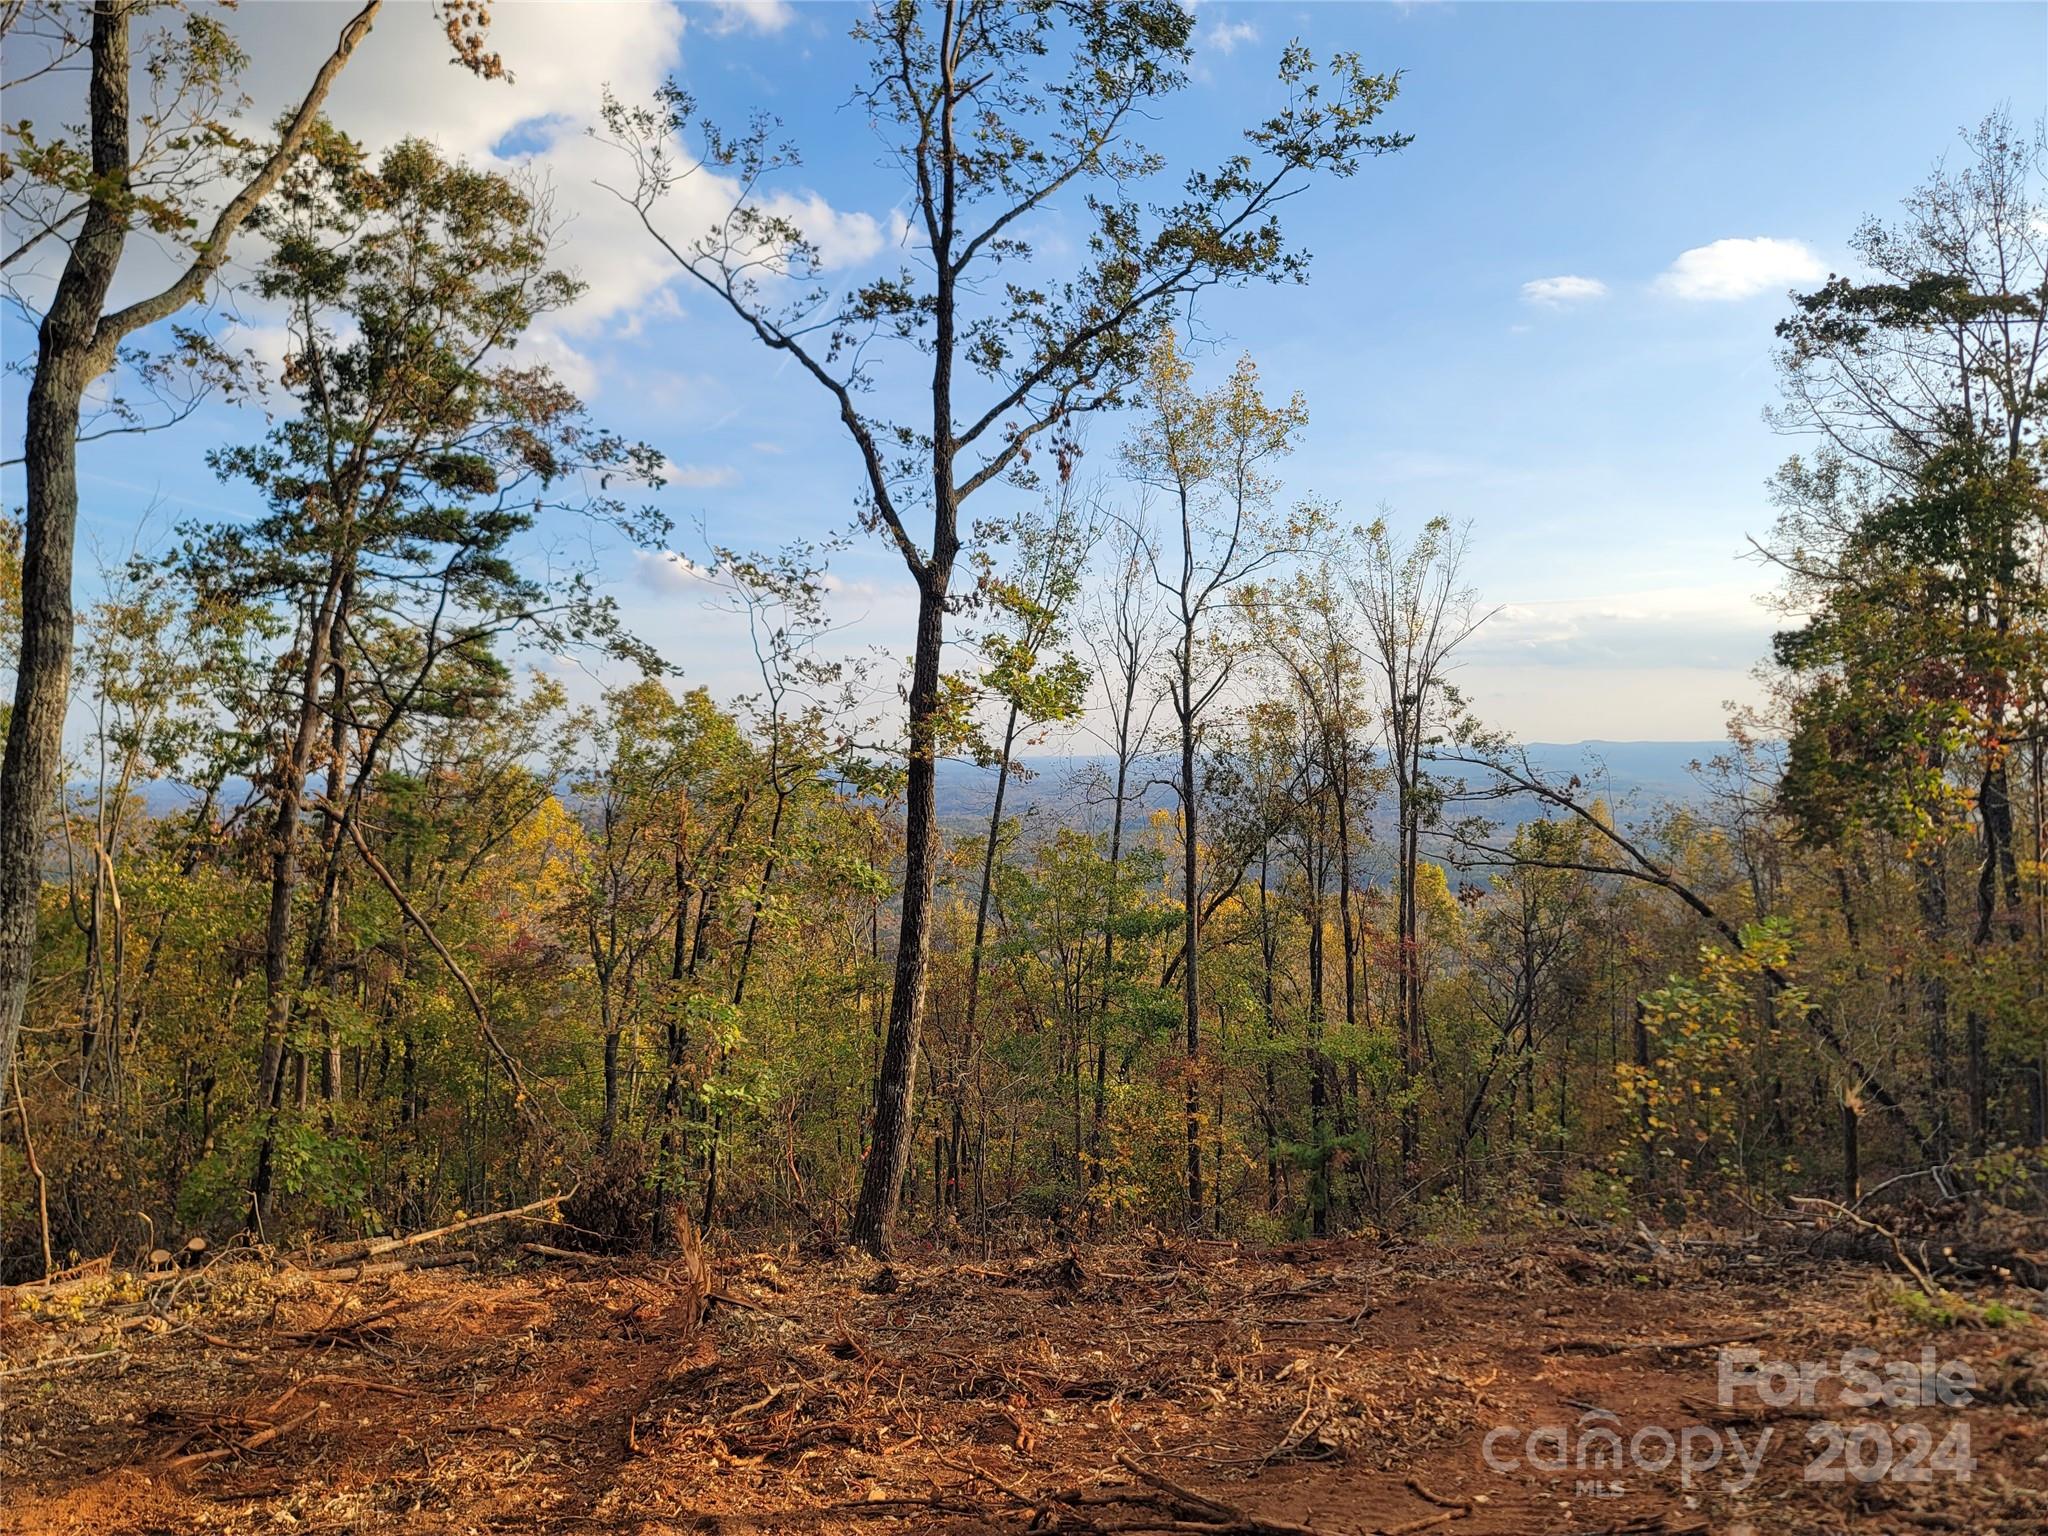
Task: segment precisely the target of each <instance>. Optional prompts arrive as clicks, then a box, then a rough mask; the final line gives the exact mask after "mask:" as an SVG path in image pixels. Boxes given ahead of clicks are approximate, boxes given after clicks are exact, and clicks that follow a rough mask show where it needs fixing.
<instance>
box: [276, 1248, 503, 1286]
mask: <svg viewBox="0 0 2048 1536" xmlns="http://www.w3.org/2000/svg"><path fill="white" fill-rule="evenodd" d="M475 1262H476V1255H475V1254H473V1253H434V1254H422V1255H420V1257H418V1258H416V1259H389V1260H387V1261H385V1262H384V1263H382V1264H344V1265H341V1266H339V1267H338V1268H334V1269H315V1270H309V1271H307V1273H309V1274H311V1275H312V1276H313V1277H314V1278H315V1279H319V1280H374V1279H376V1278H377V1276H379V1275H400V1274H404V1273H405V1271H407V1270H409V1269H446V1268H448V1267H449V1266H450V1265H454V1264H474V1263H475Z"/></svg>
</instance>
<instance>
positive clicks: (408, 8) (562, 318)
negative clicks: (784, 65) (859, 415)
mask: <svg viewBox="0 0 2048 1536" xmlns="http://www.w3.org/2000/svg"><path fill="white" fill-rule="evenodd" d="M352 9H353V6H351V5H335V4H332V3H309V4H297V5H255V6H243V7H241V8H240V9H239V10H238V11H235V12H233V13H231V14H230V15H229V16H228V18H227V19H226V25H227V26H228V27H229V29H230V30H231V31H232V32H233V33H234V34H235V37H236V39H237V41H238V42H239V43H241V45H242V46H243V48H244V49H245V50H246V51H247V52H248V54H249V56H250V58H251V59H252V60H253V63H252V65H251V68H250V70H249V72H248V74H247V76H246V78H245V81H244V84H245V86H246V88H247V90H248V92H249V95H250V98H251V104H250V106H249V108H248V110H247V112H246V113H245V114H244V116H243V125H244V126H245V127H247V128H248V129H249V130H250V131H251V132H252V133H258V132H261V131H262V130H263V129H265V128H267V126H268V125H269V124H270V122H271V121H272V120H273V119H274V117H275V116H276V114H277V112H278V111H279V110H280V109H281V108H282V107H283V106H285V105H286V104H287V103H289V102H292V101H296V100H297V99H298V96H299V94H300V93H301V92H302V91H303V90H304V88H305V82H306V79H307V78H308V77H309V76H310V74H311V73H312V71H313V69H314V67H315V66H316V65H317V63H318V61H319V60H320V59H321V58H322V57H324V55H325V53H326V50H327V49H328V48H329V47H330V46H331V44H332V41H333V37H334V33H335V31H336V29H337V28H338V27H339V26H340V24H341V21H342V19H344V18H345V16H346V15H347V14H348V13H349V12H350V11H351V10H352ZM323 16H331V17H332V18H333V21H332V24H331V25H330V24H328V23H327V22H326V21H324V20H322V19H321V18H322V17H323ZM794 19H796V18H795V12H794V8H793V7H792V6H790V5H789V4H787V3H784V0H769V3H748V0H735V3H730V4H722V5H717V6H711V5H706V6H702V7H697V8H695V9H693V10H691V11H689V12H688V13H687V14H686V12H685V11H684V9H682V8H679V7H676V6H670V5H656V4H632V5H627V4H614V5H600V4H585V5H575V6H570V5H566V4H540V3H535V4H521V5H500V6H494V7H493V8H492V21H491V32H490V46H491V47H492V49H494V50H495V51H497V52H499V53H501V54H502V55H503V57H504V60H505V65H506V68H507V69H508V70H509V71H511V73H512V75H513V77H514V81H513V83H512V84H509V85H508V84H506V83H504V82H502V81H499V82H484V81H479V80H476V79H473V78H471V77H470V76H469V75H467V74H465V73H463V72H462V71H460V70H458V69H456V68H454V67H453V66H451V65H450V64H449V62H448V50H447V45H446V40H445V39H444V38H443V37H442V36H441V28H440V24H439V23H438V22H437V21H436V20H435V17H434V14H433V10H432V8H431V7H428V6H425V5H395V6H386V7H385V9H384V11H383V12H382V14H381V15H380V16H379V18H378V22H377V26H376V29H375V30H374V31H373V32H372V33H371V34H370V36H369V37H368V38H367V39H366V40H365V41H364V43H363V45H362V47H361V49H360V50H359V51H358V54H357V56H356V58H355V59H354V60H353V61H352V62H351V63H350V65H349V67H348V68H347V69H346V70H344V71H343V72H342V74H341V76H340V78H339V79H338V80H337V81H336V82H335V86H334V90H333V93H332V95H331V96H330V98H329V101H328V104H327V116H328V117H329V118H330V119H331V120H332V121H333V122H334V123H335V124H336V125H337V126H338V127H340V128H341V129H343V130H344V131H346V132H348V133H349V134H351V135H352V136H354V137H355V138H356V139H358V140H359V141H361V142H362V143H363V144H364V145H365V146H366V147H367V148H368V149H369V150H370V151H371V152H372V153H376V152H378V151H381V150H383V149H385V148H387V147H388V146H390V145H391V144H393V143H395V142H396V141H397V140H398V139H400V138H402V137H406V136H413V137H418V138H423V139H427V140H430V141H432V142H433V143H435V144H437V145H438V146H439V147H440V148H441V149H442V151H443V152H444V153H446V154H448V155H449V156H451V157H461V158H463V159H465V160H467V161H468V162H469V163H471V164H472V165H476V166H478V167H480V168H485V169H493V170H502V171H506V172H508V173H510V174H512V175H514V176H516V177H523V178H526V179H527V180H528V181H529V182H531V183H532V184H533V185H534V186H535V187H536V188H537V189H538V191H539V192H540V194H541V195H542V196H543V197H544V198H546V200H547V201H548V203H549V204H550V206H551V207H552V210H553V212H554V214H555V219H556V224H557V231H558V248H557V259H558V260H559V261H560V262H561V263H562V264H563V265H564V266H566V267H568V268H570V269H572V270H573V271H574V272H575V273H576V275H577V276H578V277H579V278H581V279H582V280H583V282H584V283H585V285H586V290H585V292H584V294H583V296H582V297H581V298H580V299H579V300H578V301H577V303H576V304H575V305H573V306H572V307H571V308H569V309H568V310H566V311H564V312H562V313H560V314H557V315H554V316H551V317H549V318H548V320H547V321H546V322H545V323H544V324H543V325H542V326H539V327H536V328H535V332H534V334H533V338H532V339H531V340H530V341H529V344H528V345H529V346H530V347H531V348H532V351H533V353H537V354H538V355H540V356H542V357H544V358H545V359H546V360H547V361H549V362H551V363H556V364H558V365H560V366H561V367H562V368H563V371H564V375H565V379H566V380H567V382H569V383H571V384H572V385H576V386H577V387H579V388H583V389H585V390H586V391H587V389H588V387H589V386H590V385H591V384H592V383H594V382H596V381H595V379H594V378H593V371H592V370H591V368H590V365H589V363H588V362H586V361H584V360H583V359H582V358H580V357H578V356H577V355H576V353H575V349H574V348H572V347H571V346H570V340H571V339H573V340H574V341H575V342H576V343H577V345H578V346H582V345H585V344H587V343H588V342H590V341H593V340H596V339H598V338H604V339H631V337H632V336H633V335H635V334H636V333H637V332H638V331H639V329H640V328H641V327H643V326H645V325H646V324H648V323H649V321H650V320H654V319H662V318H667V317H669V316H672V315H674V314H676V313H678V312H679V310H678V306H677V305H676V303H675V301H674V299H673V297H672V296H671V295H670V294H668V293H667V291H666V290H668V289H669V288H670V287H671V285H674V284H675V283H676V280H677V271H676V267H675V264H674V262H673V261H672V260H671V259H670V258H669V257H668V256H667V255H666V254H664V253H663V252H662V251H661V250H660V248H659V247H658V246H657V245H656V244H655V242H654V241H653V240H651V239H650V238H649V237H648V235H647V233H646V231H644V230H643V229H641V227H640V224H639V220H638V218H637V217H636V216H635V215H634V213H633V211H632V210H631V209H630V208H629V207H627V206H626V205H625V204H624V203H622V202H621V201H620V200H619V199H618V198H617V197H615V196H614V195H613V194H612V193H610V192H608V191H606V190H604V188H603V187H601V186H600V185H598V183H600V182H609V183H614V184H616V183H618V182H619V181H620V180H621V179H622V178H624V177H626V176H628V175H629V174H630V170H629V168H628V167H627V165H626V163H625V161H624V160H623V158H622V157H621V156H620V155H619V153H618V152H617V151H616V150H614V149H612V148H611V147H610V146H609V145H606V144H604V143H601V142H599V141H598V140H596V139H593V138H592V137H591V136H590V134H589V133H588V132H587V131H586V130H587V129H589V128H591V127H593V126H595V124H596V120H597V109H598V103H599V98H600V94H601V92H602V90H603V89H604V87H605V86H606V85H609V86H610V87H611V89H612V90H613V91H614V92H615V93H616V94H617V95H618V96H619V98H620V99H621V100H624V101H628V102H640V101H645V100H647V99H648V98H649V97H650V96H651V95H652V94H653V92H654V90H655V89H656V87H657V86H659V85H660V84H661V83H662V81H663V80H664V78H666V77H667V76H668V74H669V73H670V72H671V71H673V70H675V69H676V68H677V67H678V66H679V65H680V64H681V63H682V62H683V39H684V35H685V28H686V25H687V23H688V22H689V21H690V20H695V21H696V22H697V30H698V31H699V32H703V33H716V32H721V31H731V30H734V29H737V28H746V29H751V30H753V31H756V32H774V31H778V30H780V29H782V28H783V27H786V26H788V25H789V24H790V23H791V22H792V21H793V20H794ZM716 46H717V45H716V44H714V43H711V42H709V41H706V42H705V43H704V44H703V45H702V49H701V51H703V52H705V53H707V54H708V53H710V52H711V51H712V50H713V49H714V48H715V47H716ZM73 78H74V77H70V76H63V75H56V76H51V77H47V78H46V79H45V80H42V81H36V82H33V83H32V84H30V85H28V86H25V87H23V88H22V97H23V99H22V101H21V103H20V108H19V110H18V111H17V112H16V113H15V115H19V116H32V117H34V118H35V119H36V120H38V121H43V120H48V121H50V122H53V123H54V122H61V121H68V120H70V119H71V118H72V117H75V116H76V114H77V110H78V106H77V103H76V101H75V100H74V99H73V98H74V97H75V95H76V89H75V86H73V85H72V83H71V82H72V80H73ZM9 106H10V108H13V107H14V102H13V100H12V97H11V96H10V100H9ZM686 163H687V162H686ZM736 190H737V185H736V183H735V182H734V181H733V179H732V178H730V177H727V176H723V175H720V174H718V173H717V172H716V171H715V170H713V169H712V168H709V167H704V168H701V169H699V170H698V171H697V172H696V173H695V174H694V175H691V176H688V177H686V178H685V179H684V180H683V181H682V182H681V183H680V184H679V185H678V186H677V188H676V190H675V192H674V194H673V195H672V196H671V197H670V198H669V199H667V201H666V202H665V203H664V204H663V206H662V208H661V211H660V215H659V217H660V219H661V221H662V224H663V227H664V228H665V229H666V230H667V231H669V232H670V233H671V234H672V235H674V236H676V237H678V238H679V239H680V240H682V241H685V242H687V241H688V240H690V239H692V238H694V237H695V235H696V234H698V233H699V232H701V231H703V230H705V229H708V228H710V227H711V225H712V224H713V223H714V222H715V221H717V220H718V219H719V218H720V217H721V216H722V215H723V214H724V213H725V212H726V211H727V209H729V208H730V206H731V202H732V198H733V197H734V195H735V193H736ZM770 206H771V209H772V211H773V212H775V213H777V214H781V215H785V216H788V217H790V218H792V219H793V220H795V221H796V222H797V223H798V224H800V225H801V226H802V227H803V229H804V231H805V233H806V234H807V235H808V236H809V237H810V238H811V239H813V240H814V241H816V242H817V244H818V245H819V247H820V249H821V252H822V254H823V257H824V260H825V261H826V263H827V264H828V265H829V266H841V267H843V266H846V265H850V264H857V263H860V262H864V261H867V260H869V259H871V258H872V257H873V256H874V255H875V254H877V253H878V252H879V250H880V249H881V246H882V244H883V241H884V238H885V230H884V227H883V224H882V223H881V221H880V220H878V219H877V218H876V217H875V216H873V215H871V214H867V213H862V212H847V211H842V210H840V209H837V208H835V207H833V206H832V205H831V204H830V203H828V202H827V201H826V200H825V199H824V198H823V197H822V196H820V195H819V194H817V193H816V192H812V191H810V190H808V189H806V188H803V187H801V186H800V185H798V186H791V187H789V188H787V189H786V190H784V191H781V192H779V193H778V194H776V196H775V197H774V198H773V200H772V202H771V205H770ZM129 244H130V258H129V260H127V261H125V262H124V263H123V266H122V270H121V274H120V279H119V282H118V284H117V291H116V293H115V296H114V297H115V302H126V301H127V300H128V299H130V298H133V297H135V296H137V295H138V294H140V293H142V292H146V291H149V290H152V289H154V288H156V287H158V286H160V285H161V283H162V282H163V281H164V279H165V277H166V275H167V273H168V270H169V260H170V258H171V257H172V256H174V255H175V252H174V251H171V250H169V248H168V247H167V246H165V245H164V244H163V243H161V242H148V241H131V242H129ZM261 256H262V241H261V240H260V239H259V238H257V237H256V236H254V235H253V234H252V235H250V236H248V237H245V238H244V239H242V240H241V241H239V242H238V243H237V246H236V248H235V252H234V255H233V257H232V258H231V265H232V266H233V267H234V268H235V269H236V270H237V271H238V272H242V273H246V272H247V271H248V270H249V269H250V268H252V267H253V266H254V265H255V264H256V263H257V262H258V261H259V260H260V259H261ZM27 285H28V286H29V287H30V288H31V289H34V288H35V286H36V279H35V278H34V277H33V276H32V275H31V276H30V277H29V278H28V279H27ZM243 304H244V306H245V309H246V311H247V312H246V314H245V317H244V324H245V326H246V327H247V328H248V329H251V330H256V331H260V330H262V329H263V328H265V327H269V326H273V325H275V323H276V317H275V316H274V315H273V314H272V313H270V312H269V310H268V307H267V306H264V305H262V304H260V303H258V302H256V301H255V300H253V299H252V298H250V297H248V296H246V295H245V296H244V297H243ZM543 334H545V335H546V336H547V337H548V338H549V339H547V340H542V339H540V338H541V336H542V335H543ZM258 339H259V340H260V337H259V338H258ZM271 350H273V351H274V350H275V349H274V348H272V349H271ZM526 350H527V349H526V348H522V352H525V351H526Z"/></svg>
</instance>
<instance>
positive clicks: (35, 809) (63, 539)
mask: <svg viewBox="0 0 2048 1536" xmlns="http://www.w3.org/2000/svg"><path fill="white" fill-rule="evenodd" d="M129 15H130V8H129V7H128V6H127V5H125V4H120V3H115V0H103V3H101V4H99V5H96V6H95V7H94V8H93V17H92V66H91V67H92V81H91V85H90V86H89V88H88V92H89V94H88V100H89V107H90V112H91V118H92V126H91V134H92V168H93V175H94V177H95V178H96V179H98V180H100V181H101V182H103V183H111V184H112V186H113V187H114V188H115V190H116V195H115V198H107V199H101V198H95V199H94V200H93V201H92V202H91V203H89V204H88V205H87V207H86V210H85V217H84V219H83V221H82V222H81V224H80V226H79V233H78V238H77V240H76V241H75V242H74V243H73V244H72V247H71V252H70V255H69V257H68V258H67V260H66V261H65V263H64V272H63V275H62V276H61V277H60V278H59V279H58V281H57V290H56V292H55V294H54V295H53V296H52V297H51V300H50V309H49V312H48V313H47V314H46V315H45V316H44V317H43V323H42V325H41V326H40V327H39V328H38V330H37V332H36V370H35V375H34V377H33V378H32V379H31V380H30V381H29V389H28V414H27V421H26V423H25V424H24V428H23V433H22V448H21V451H22V470H23V478H24V481H25V489H26V493H27V494H26V510H27V515H28V526H27V529H26V535H25V538H24V540H23V544H22V559H21V653H20V658H19V660H18V661H17V663H16V666H15V679H14V713H13V714H12V715H11V716H10V717H9V720H8V725H7V750H6V755H5V758H4V760H0V1102H4V1100H5V1096H6V1094H7V1090H8V1084H9V1081H10V1076H11V1074H10V1071H9V1069H10V1068H11V1066H12V1064H13V1061H14V1043H15V1040H16V1038H17V1036H18V1035H19V1033H20V1030H21V1017H22V1013H23V1011H24V1010H25V1009H26V1007H27V1005H28V981H29V972H30V970H31V968H32V967H33V965H34V963H35V942H36V908H37V906H38V904H39V901H40V898H41V895H42V888H43V832H44V828H45V827H46V826H47V824H48V820H49V813H50V806H51V804H52V803H53V802H54V800H55V799H56V795H57V778H58V774H59V773H60V771H61V769H62V764H63V757H64V711H65V706H66V705H67V703H68V702H69V700H70V695H71V643H72V625H73V618H72V609H71V564H72V553H73V548H74V544H75V542H76V538H77V531H78V413H79V410H80V408H81V406H82V405H83V403H84V400H85V392H86V390H87V389H88V388H89V387H90V386H91V384H92V382H93V381H94V380H95V379H97V378H98V377H99V376H100V374H101V373H103V372H105V371H106V369H107V367H108V366H109V365H110V364H111V362H112V361H113V357H112V348H111V347H102V345H101V343H100V341H99V339H98V330H99V320H100V311H101V309H102V308H103V307H104V306H105V304H106V300H107V291H108V289H109V288H110V287H111V286H112V285H113V281H114V271H115V269H116V268H117V267H118V266H120V264H121V250H122V247H123V246H124V245H125V244H126V242H127V234H128V227H127V217H126V214H125V213H124V212H121V211H118V210H117V209H116V208H115V207H114V206H113V203H114V201H115V200H116V199H117V198H118V197H119V195H120V194H123V193H125V192H126V190H127V185H128V18H129Z"/></svg>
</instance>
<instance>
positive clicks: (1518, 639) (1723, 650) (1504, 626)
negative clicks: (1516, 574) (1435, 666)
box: [1469, 584, 1777, 671]
mask: <svg viewBox="0 0 2048 1536" xmlns="http://www.w3.org/2000/svg"><path fill="white" fill-rule="evenodd" d="M1776 627H1777V620H1776V616H1775V615H1774V614H1772V613H1771V612H1770V611H1768V610H1767V609H1765V608H1764V607H1763V606H1762V605H1761V604H1759V603H1758V602H1757V601H1756V599H1755V597H1754V595H1753V594H1752V593H1751V592H1750V591H1749V590H1748V589H1747V588H1746V587H1742V586H1736V585H1732V584H1730V585H1720V586H1701V587H1661V588H1651V589H1648V590H1644V591H1637V592H1620V593H1613V594H1610V595H1605V596H1599V597H1573V598H1559V599H1553V600H1548V601H1543V602H1525V603H1508V604H1506V605H1505V606H1503V607H1502V608H1501V609H1500V610H1499V611H1498V612H1497V613H1496V614H1494V616H1493V617H1492V618H1491V619H1489V620H1488V621H1487V623H1486V625H1485V627H1484V628H1482V629H1481V630H1480V631H1479V633H1478V634H1477V635H1476V636H1474V637H1473V641H1472V644H1471V647H1470V649H1469V654H1470V656H1471V657H1472V658H1473V659H1474V660H1475V661H1481V660H1483V661H1485V662H1487V663H1490V664H1491V665H1494V666H1544V667H1595V668H1617V669H1622V670H1651V671H1658V670H1663V669H1667V668H1696V667H1709V668H1729V669H1737V668H1746V667H1748V666H1750V665H1752V664H1753V663H1754V662H1756V661H1757V660H1758V659H1759V658H1761V657H1762V656H1763V655H1764V653H1765V652H1766V651H1767V650H1768V649H1769V648H1770V636H1771V632H1772V630H1773V629H1775V628H1776Z"/></svg>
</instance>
